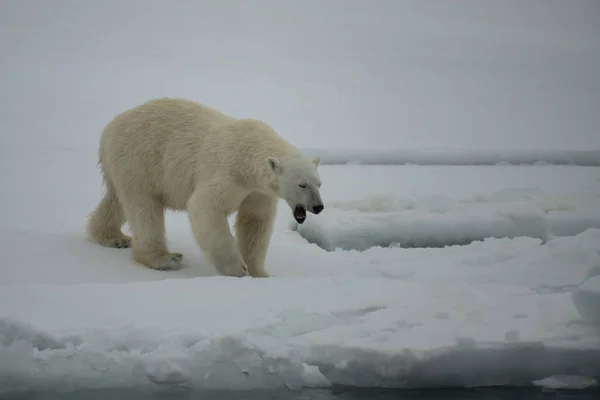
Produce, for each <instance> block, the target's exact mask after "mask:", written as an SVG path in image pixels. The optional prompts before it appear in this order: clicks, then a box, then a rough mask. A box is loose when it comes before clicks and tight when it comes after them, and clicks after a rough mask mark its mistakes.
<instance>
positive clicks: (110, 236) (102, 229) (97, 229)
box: [87, 181, 131, 249]
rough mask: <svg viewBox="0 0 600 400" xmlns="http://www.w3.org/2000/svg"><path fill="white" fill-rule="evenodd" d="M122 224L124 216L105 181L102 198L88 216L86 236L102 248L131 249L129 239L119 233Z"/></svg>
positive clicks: (108, 184) (109, 184)
mask: <svg viewBox="0 0 600 400" xmlns="http://www.w3.org/2000/svg"><path fill="white" fill-rule="evenodd" d="M124 223H125V214H124V212H123V208H122V207H121V204H120V203H119V198H118V197H117V193H116V192H115V188H114V187H113V185H112V184H111V183H110V182H108V181H107V182H106V192H105V193H104V197H103V198H102V200H101V201H100V203H99V204H98V206H97V207H96V209H95V210H94V211H93V212H92V213H91V214H90V216H89V219H88V222H87V233H88V236H89V237H90V239H92V240H93V241H94V242H96V243H98V244H100V245H101V246H104V247H114V248H118V249H124V248H128V247H131V238H130V237H129V236H127V235H125V234H124V233H123V232H122V231H121V228H122V227H123V224H124Z"/></svg>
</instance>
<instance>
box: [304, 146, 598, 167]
mask: <svg viewBox="0 0 600 400" xmlns="http://www.w3.org/2000/svg"><path fill="white" fill-rule="evenodd" d="M302 150H303V151H304V152H305V153H306V154H308V155H311V156H319V157H320V158H321V164H323V165H339V164H350V165H404V164H413V165H511V164H513V165H515V164H516V165H546V164H553V165H580V166H595V167H597V166H600V151H598V150H511V149H503V150H482V149H477V150H473V149H456V148H452V149H412V150H405V149H404V150H398V149H393V150H382V149H334V148H325V149H314V148H305V149H302Z"/></svg>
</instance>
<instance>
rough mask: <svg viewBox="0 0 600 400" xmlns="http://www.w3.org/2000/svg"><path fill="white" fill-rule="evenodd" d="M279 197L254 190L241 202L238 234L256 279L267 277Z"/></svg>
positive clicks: (244, 255)
mask: <svg viewBox="0 0 600 400" xmlns="http://www.w3.org/2000/svg"><path fill="white" fill-rule="evenodd" d="M276 213H277V199H276V198H274V197H270V196H267V195H264V194H262V193H252V194H250V195H249V196H248V197H246V199H244V201H243V202H242V204H241V205H240V208H239V210H238V213H237V217H236V224H235V230H236V236H237V242H238V248H239V249H240V253H241V254H242V257H243V258H244V261H246V264H247V265H248V272H249V273H250V275H251V276H253V277H255V278H266V277H268V276H269V274H268V273H267V272H266V271H265V259H266V258H267V249H268V248H269V242H270V241H271V236H272V234H273V225H274V222H275V215H276Z"/></svg>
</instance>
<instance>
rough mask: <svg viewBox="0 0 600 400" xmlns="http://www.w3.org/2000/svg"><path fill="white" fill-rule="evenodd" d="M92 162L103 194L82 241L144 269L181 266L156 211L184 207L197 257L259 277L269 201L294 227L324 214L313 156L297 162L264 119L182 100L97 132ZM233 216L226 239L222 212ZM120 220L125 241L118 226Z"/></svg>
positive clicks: (138, 111) (269, 224)
mask: <svg viewBox="0 0 600 400" xmlns="http://www.w3.org/2000/svg"><path fill="white" fill-rule="evenodd" d="M98 163H99V165H100V167H101V170H102V176H103V181H104V184H105V186H106V191H105V194H104V197H103V198H102V200H101V201H100V203H99V204H98V205H97V207H96V208H95V209H94V211H93V212H92V213H91V214H90V216H89V218H88V222H87V235H88V236H89V238H90V239H91V240H92V241H94V242H96V243H98V244H100V245H102V246H106V247H116V248H126V247H132V257H133V260H134V261H135V262H137V263H139V264H142V265H145V266H147V267H149V268H152V269H157V270H173V269H178V268H179V267H180V264H181V262H182V257H183V256H182V255H181V254H180V253H171V252H169V250H168V249H167V245H166V237H165V221H164V211H165V210H166V209H171V210H178V211H187V213H188V217H189V220H190V223H191V229H192V231H193V234H194V237H195V240H196V242H197V244H198V246H199V248H200V250H201V251H202V253H203V254H204V256H205V258H206V259H207V260H208V261H209V262H210V263H211V264H212V265H213V266H214V267H215V268H216V270H217V272H218V273H219V274H220V275H225V276H235V277H241V276H247V275H250V276H252V277H267V276H269V275H268V274H267V272H266V271H265V268H264V263H265V259H266V254H267V248H268V246H269V242H270V240H271V236H272V233H273V224H274V219H275V215H276V209H277V202H278V200H279V199H283V200H285V201H286V202H287V204H288V205H289V206H290V208H291V210H292V214H293V216H294V219H295V220H296V221H297V222H298V223H303V222H304V220H305V218H306V212H307V211H309V212H311V213H313V214H319V213H320V212H321V211H322V210H323V209H324V205H323V201H322V199H321V194H320V187H321V178H320V176H319V173H318V171H317V167H318V165H319V158H318V157H317V158H314V159H312V160H311V159H309V158H307V157H306V156H305V155H304V154H303V153H302V152H301V151H300V150H299V149H298V148H296V147H295V146H293V145H292V144H290V143H289V142H288V141H286V140H285V139H284V138H282V137H281V136H279V135H278V134H277V133H276V132H275V131H274V130H273V129H272V128H271V127H270V126H269V125H267V124H266V123H264V122H261V121H257V120H254V119H236V118H233V117H231V116H228V115H225V114H223V113H221V112H219V111H217V110H215V109H212V108H210V107H208V106H206V105H203V104H200V103H198V102H193V101H190V100H186V99H179V98H158V99H153V100H150V101H148V102H146V103H144V104H141V105H138V106H137V107H134V108H132V109H129V110H127V111H124V112H122V113H121V114H119V115H117V116H116V117H115V118H114V119H113V120H112V121H110V122H109V123H108V124H107V125H106V127H105V128H104V130H103V132H102V135H101V138H100V151H99V162H98ZM236 211H237V215H236V222H235V233H236V237H235V238H234V236H233V235H232V233H231V230H230V229H229V223H228V216H230V215H231V214H232V213H234V212H236ZM125 222H127V224H128V225H129V227H130V230H131V232H132V238H130V237H128V236H126V235H125V234H124V233H123V232H122V230H121V228H122V226H123V224H124V223H125ZM236 239H237V240H236Z"/></svg>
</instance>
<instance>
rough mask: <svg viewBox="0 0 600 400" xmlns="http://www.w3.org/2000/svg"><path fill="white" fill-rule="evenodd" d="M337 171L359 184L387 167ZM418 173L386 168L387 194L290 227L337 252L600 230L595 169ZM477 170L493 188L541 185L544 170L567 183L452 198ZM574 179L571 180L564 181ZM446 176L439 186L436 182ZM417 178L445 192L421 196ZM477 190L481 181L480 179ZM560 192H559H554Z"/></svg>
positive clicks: (339, 203) (341, 203)
mask: <svg viewBox="0 0 600 400" xmlns="http://www.w3.org/2000/svg"><path fill="white" fill-rule="evenodd" d="M336 168H345V171H346V172H345V173H344V175H347V176H348V177H349V178H348V181H349V180H350V179H356V180H357V182H362V181H363V180H364V181H368V180H372V179H378V178H375V176H376V175H378V174H379V173H380V172H381V171H386V168H384V167H368V168H365V167H359V166H347V167H336ZM390 168H393V167H390ZM422 168H423V167H420V166H406V167H405V168H400V169H391V170H390V171H398V172H393V173H392V172H390V174H394V175H395V176H396V182H398V183H397V184H398V185H399V187H398V188H394V189H388V192H387V193H386V192H379V193H375V194H373V193H372V192H370V191H369V192H368V194H365V195H364V196H362V197H360V198H355V197H352V198H351V199H349V200H336V201H331V202H329V203H328V204H327V212H325V213H323V214H322V215H321V216H320V217H319V218H309V219H308V220H307V221H306V222H305V223H304V224H302V225H299V224H297V223H295V222H293V223H291V224H290V227H291V229H293V230H295V231H297V232H298V233H299V234H300V235H301V236H302V237H304V238H305V239H307V240H308V241H309V242H310V243H315V244H317V245H318V246H319V247H321V248H323V249H325V250H328V251H332V250H335V249H338V248H340V249H344V250H351V249H355V250H365V249H368V248H370V247H373V246H381V247H387V246H401V247H444V246H448V245H463V244H468V243H471V242H473V241H475V240H483V239H485V238H491V237H495V238H504V237H508V238H514V237H519V236H528V237H533V238H539V239H542V240H543V241H544V242H545V241H547V240H548V239H550V238H552V237H556V236H571V235H576V234H578V233H581V232H583V231H585V230H586V229H589V228H596V229H600V205H599V201H598V200H599V198H600V188H599V186H600V185H598V184H597V181H595V179H597V178H595V175H596V174H597V173H598V172H597V169H582V170H578V169H571V170H569V169H564V170H563V169H546V168H544V167H524V168H508V169H507V170H505V171H504V170H503V167H488V168H487V169H485V168H483V167H478V169H471V168H469V167H455V168H454V169H453V168H444V167H438V168H425V170H423V169H422ZM340 171H341V170H340ZM475 171H487V172H488V173H489V174H490V175H491V177H490V179H491V180H492V181H493V182H494V183H499V182H503V181H504V180H505V179H510V177H514V178H516V179H518V177H517V176H516V175H517V174H527V175H529V176H530V177H531V178H533V177H535V176H536V175H537V179H539V180H540V182H539V184H542V182H541V180H542V179H544V178H543V176H545V175H546V176H548V177H549V178H550V177H552V174H551V173H548V172H549V171H556V175H555V176H553V177H552V179H561V180H563V179H564V181H562V182H561V184H560V185H556V187H552V185H550V187H551V188H552V189H550V190H553V191H554V193H553V194H548V193H546V191H545V190H544V188H542V187H541V186H538V185H535V186H530V187H512V188H511V187H510V186H508V187H506V188H500V186H496V187H494V186H491V187H490V189H491V191H489V192H487V191H482V192H474V191H472V192H468V193H460V192H459V193H454V191H455V189H453V188H452V185H458V186H461V183H459V182H456V178H454V176H457V175H461V178H459V179H462V180H465V179H471V180H472V181H475V179H477V178H476V177H475V176H472V175H473V174H474V172H475ZM563 174H564V175H563ZM469 175H471V176H470V177H469ZM502 175H504V176H503V177H502ZM584 176H589V186H586V185H587V184H583V185H582V181H581V178H580V177H584ZM571 177H575V179H574V180H573V181H571V183H567V181H568V180H570V179H572V178H571ZM446 178H447V179H448V180H447V181H446V182H447V184H445V185H444V184H443V183H442V182H441V181H444V180H445V179H446ZM419 179H425V180H427V183H428V184H432V185H433V184H436V183H435V182H436V181H438V180H439V181H440V182H438V183H437V184H438V185H443V186H444V189H442V190H440V191H439V193H437V194H429V193H420V192H418V190H419V189H415V188H416V186H415V185H419V183H418V180H419ZM483 179H485V178H482V181H483ZM473 183H475V182H473ZM477 185H481V186H483V185H484V183H483V182H477ZM508 185H510V184H508ZM546 185H547V184H546ZM404 188H406V191H405V190H403V189H404ZM557 188H561V189H562V192H557V191H555V190H556V189H557ZM392 193H393V194H392ZM582 194H583V196H580V195H582Z"/></svg>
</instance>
